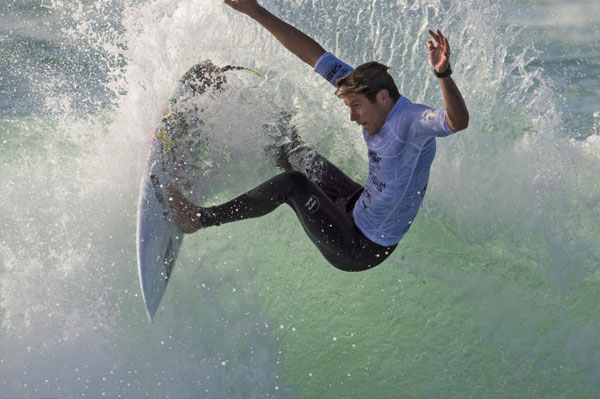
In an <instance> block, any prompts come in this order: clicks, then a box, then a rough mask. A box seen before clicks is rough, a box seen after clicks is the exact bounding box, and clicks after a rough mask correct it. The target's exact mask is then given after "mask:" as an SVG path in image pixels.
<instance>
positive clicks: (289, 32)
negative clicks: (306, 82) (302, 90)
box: [224, 0, 325, 68]
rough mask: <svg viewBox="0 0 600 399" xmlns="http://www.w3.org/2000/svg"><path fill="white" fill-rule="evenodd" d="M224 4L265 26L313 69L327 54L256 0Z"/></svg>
mask: <svg viewBox="0 0 600 399" xmlns="http://www.w3.org/2000/svg"><path fill="white" fill-rule="evenodd" d="M224 2H225V4H227V5H228V6H230V7H231V8H233V9H234V10H237V11H239V12H241V13H243V14H246V15H248V16H249V17H250V18H252V19H254V20H255V21H257V22H258V23H259V24H261V25H262V26H264V27H265V28H266V29H267V30H268V31H269V32H271V34H273V36H275V38H276V39H277V40H279V41H280V42H281V44H283V45H284V46H285V48H287V49H288V50H290V51H291V52H292V53H294V54H295V55H296V56H298V58H300V59H301V60H302V61H304V62H306V63H307V64H308V65H310V66H311V67H313V68H314V66H315V64H316V63H317V61H318V60H319V58H320V57H321V55H323V53H325V49H323V47H321V45H320V44H319V43H317V42H316V41H314V40H313V39H312V38H310V37H309V36H307V35H306V34H305V33H303V32H301V31H299V30H298V29H296V28H294V27H293V26H291V25H290V24H288V23H286V22H284V21H282V20H281V19H279V18H277V17H276V16H275V15H273V14H271V13H270V12H269V11H267V10H266V9H265V8H263V7H262V6H261V5H260V4H258V2H257V1H256V0H224Z"/></svg>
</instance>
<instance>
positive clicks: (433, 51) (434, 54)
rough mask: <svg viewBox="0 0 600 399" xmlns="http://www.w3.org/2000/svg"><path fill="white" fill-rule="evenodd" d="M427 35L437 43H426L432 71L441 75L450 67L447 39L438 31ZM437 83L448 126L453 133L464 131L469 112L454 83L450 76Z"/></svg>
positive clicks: (439, 79) (467, 122)
mask: <svg viewBox="0 0 600 399" xmlns="http://www.w3.org/2000/svg"><path fill="white" fill-rule="evenodd" d="M429 34H430V35H431V36H432V37H433V38H434V39H435V41H436V43H437V46H435V45H434V44H433V42H432V41H431V40H429V41H428V42H427V48H428V50H429V60H430V61H431V64H432V65H433V69H434V70H435V71H436V72H437V73H441V74H443V73H444V72H446V71H447V70H448V68H449V67H450V45H449V44H448V39H446V37H444V35H442V32H440V31H439V29H438V31H437V33H434V32H432V31H431V30H430V31H429ZM438 81H439V82H440V86H441V87H442V95H443V97H444V106H445V107H446V122H447V123H448V126H449V127H450V129H452V131H455V132H458V131H459V130H463V129H466V128H467V126H468V125H469V111H468V110H467V105H466V104H465V100H464V99H463V96H462V94H461V93H460V90H458V87H457V86H456V83H455V82H454V80H453V79H452V77H450V76H446V77H441V78H438Z"/></svg>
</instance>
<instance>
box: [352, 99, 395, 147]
mask: <svg viewBox="0 0 600 399" xmlns="http://www.w3.org/2000/svg"><path fill="white" fill-rule="evenodd" d="M382 92H383V91H380V92H379V93H378V94H377V97H376V101H375V103H372V102H371V101H369V99H368V98H367V97H366V96H365V95H364V94H348V95H346V96H344V104H346V105H347V106H348V108H350V120H351V121H352V122H356V123H357V124H359V125H360V126H361V127H362V128H363V129H364V130H365V132H367V134H368V135H370V136H373V135H375V134H376V133H377V132H378V131H379V129H381V127H382V126H383V123H384V122H385V119H386V118H387V116H388V114H389V112H390V110H391V108H392V107H393V104H392V107H390V104H388V102H389V101H386V100H385V98H383V97H385V96H382V94H383V93H382ZM385 94H387V91H385ZM388 99H389V96H388Z"/></svg>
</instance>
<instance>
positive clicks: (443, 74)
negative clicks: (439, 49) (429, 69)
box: [433, 64, 452, 78]
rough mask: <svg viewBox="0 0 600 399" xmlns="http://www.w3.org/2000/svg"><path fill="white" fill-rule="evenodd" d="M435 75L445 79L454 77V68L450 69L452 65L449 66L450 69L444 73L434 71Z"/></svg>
mask: <svg viewBox="0 0 600 399" xmlns="http://www.w3.org/2000/svg"><path fill="white" fill-rule="evenodd" d="M433 73H435V76H437V77H438V78H445V77H448V76H450V75H452V68H450V64H448V68H446V70H445V71H444V72H442V73H438V72H437V71H436V70H435V69H434V70H433Z"/></svg>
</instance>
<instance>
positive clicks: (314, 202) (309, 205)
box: [304, 195, 319, 213]
mask: <svg viewBox="0 0 600 399" xmlns="http://www.w3.org/2000/svg"><path fill="white" fill-rule="evenodd" d="M304 207H305V208H306V210H307V211H308V212H309V213H315V212H316V211H318V210H319V199H318V198H317V197H315V196H314V195H311V196H310V197H309V198H308V201H306V204H304Z"/></svg>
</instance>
